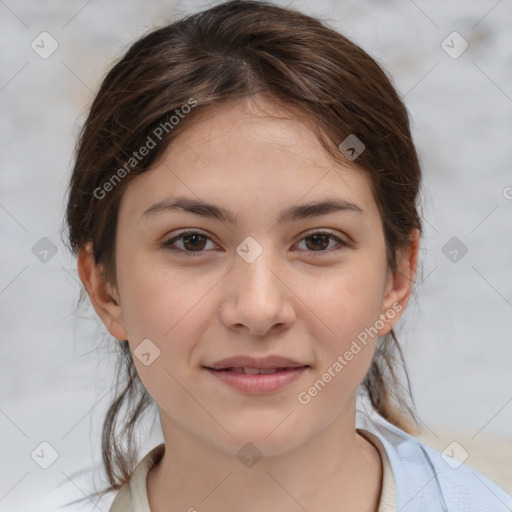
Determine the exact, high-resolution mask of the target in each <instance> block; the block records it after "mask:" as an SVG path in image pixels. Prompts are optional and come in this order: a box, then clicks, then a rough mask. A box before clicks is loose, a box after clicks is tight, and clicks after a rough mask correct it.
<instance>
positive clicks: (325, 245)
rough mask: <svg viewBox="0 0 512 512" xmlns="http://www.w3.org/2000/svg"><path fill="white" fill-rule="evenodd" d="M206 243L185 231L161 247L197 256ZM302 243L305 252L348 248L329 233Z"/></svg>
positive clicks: (311, 236)
mask: <svg viewBox="0 0 512 512" xmlns="http://www.w3.org/2000/svg"><path fill="white" fill-rule="evenodd" d="M208 241H210V242H212V243H213V241H212V239H211V238H210V237H209V236H207V235H205V234H203V233H201V232H199V231H185V232H182V233H181V234H179V235H178V236H175V237H173V238H170V239H169V240H166V241H165V242H163V243H162V247H163V248H164V249H167V250H171V251H176V252H184V253H198V255H199V254H201V253H202V252H203V251H204V250H205V248H206V246H207V244H208ZM302 241H305V245H306V247H307V249H306V251H307V252H332V251H337V250H340V249H341V248H343V247H349V246H350V244H349V243H348V242H346V241H344V240H342V239H341V238H339V237H338V236H336V235H334V234H332V233H330V232H329V231H315V232H314V233H310V234H309V235H307V236H305V237H303V238H302V239H301V241H300V242H302ZM332 241H334V242H336V245H337V246H338V247H337V248H334V249H333V247H330V248H329V245H330V243H331V242H332ZM300 242H299V243H300ZM336 245H335V247H336ZM326 249H327V250H326Z"/></svg>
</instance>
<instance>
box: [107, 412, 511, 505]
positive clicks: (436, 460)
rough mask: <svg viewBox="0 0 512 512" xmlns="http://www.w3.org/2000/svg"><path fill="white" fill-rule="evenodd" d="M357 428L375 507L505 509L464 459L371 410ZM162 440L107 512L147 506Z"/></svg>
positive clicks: (505, 501)
mask: <svg viewBox="0 0 512 512" xmlns="http://www.w3.org/2000/svg"><path fill="white" fill-rule="evenodd" d="M356 429H357V431H358V432H359V433H360V434H361V435H362V436H364V437H365V438H366V439H367V440H368V441H369V442H371V443H372V444H374V446H375V447H376V448H377V450H378V451H379V454H380V455H381V460H382V464H383V485H382V492H381V499H380V503H379V507H378V511H377V512H397V511H399V512H477V511H478V512H510V511H511V510H512V497H511V496H509V495H507V494H506V493H505V491H504V490H503V489H501V488H500V487H499V486H498V485H496V484H495V483H494V482H492V481H491V480H489V479H488V478H487V477H485V476H483V475H481V474H480V473H478V472H476V471H474V470H472V469H470V468H469V467H467V466H465V465H463V464H462V465H460V466H459V467H457V468H456V469H454V467H455V466H456V464H452V465H449V464H448V463H447V462H446V461H445V460H444V459H443V457H442V455H441V453H440V452H438V451H437V450H434V449H433V448H431V447H429V446H428V445H425V444H424V443H422V442H421V441H419V440H418V439H416V438H415V437H413V436H411V435H409V434H407V433H406V432H404V431H403V430H401V429H399V428H398V427H396V426H395V425H393V424H391V423H389V422H388V421H387V420H385V419H384V418H383V417H382V416H380V415H379V414H378V413H377V412H376V411H373V410H372V411H370V412H367V411H365V412H364V413H362V412H361V411H358V415H357V416H356ZM164 448H165V445H164V444H160V445H158V446H156V447H155V448H153V449H152V450H151V451H150V452H149V453H148V454H147V455H146V456H145V457H144V458H143V459H142V460H141V462H140V463H139V464H138V465H137V467H136V468H135V471H134V473H133V475H132V478H131V480H130V482H128V483H126V484H125V485H124V486H123V487H122V488H121V489H120V490H119V493H118V494H117V496H116V498H115V500H114V502H113V503H112V506H111V508H110V512H151V509H150V508H149V502H148V497H147V487H146V479H147V474H148V472H149V470H150V469H151V468H152V467H153V466H154V465H156V464H158V462H159V461H160V459H161V458H162V455H163V453H164Z"/></svg>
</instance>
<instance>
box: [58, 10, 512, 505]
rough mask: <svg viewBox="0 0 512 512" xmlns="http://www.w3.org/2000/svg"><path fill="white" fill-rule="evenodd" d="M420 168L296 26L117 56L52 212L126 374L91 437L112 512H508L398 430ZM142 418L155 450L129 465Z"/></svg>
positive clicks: (332, 37)
mask: <svg viewBox="0 0 512 512" xmlns="http://www.w3.org/2000/svg"><path fill="white" fill-rule="evenodd" d="M420 175H421V171H420V165H419V162H418V157H417V154H416V151H415V147H414V145H413V142H412V139H411V133H410V129H409V120H408V114H407V112H406V109H405V107H404V105H403V103H402V102H401V100H400V99H399V97H398V95H397V93H396V91H395V90H394V88H393V87H392V85H391V83H390V81H389V79H388V78H387V76H386V74H385V73H384V72H383V70H382V69H381V68H380V67H379V66H378V65H377V63H376V62H375V61H374V60H373V59H372V58H371V57H370V56H369V55H368V54H367V53H365V52H364V51H363V50H362V49H361V48H359V47H358V46H357V45H355V44H354V43H352V42H351V41H349V40H348V39H347V38H345V37H344V36H343V35H341V34H339V33H338V32H336V31H334V30H332V29H330V28H328V27H327V26H325V25H324V24H322V23H321V22H320V21H318V20H316V19H314V18H312V17H309V16H306V15H304V14H301V13H299V12H297V11H294V10H291V9H284V8H280V7H277V6H274V5H272V4H268V3H265V2H250V1H234V2H227V3H224V4H221V5H217V6H215V7H213V8H210V9H208V10H205V11H203V12H201V13H199V14H196V15H193V16H188V17H186V18H184V19H183V20H181V21H178V22H176V23H173V24H171V25H169V26H166V27H163V28H160V29H158V30H154V31H153V32H151V33H149V34H148V35H146V36H145V37H143V38H142V39H140V40H139V41H137V42H136V43H134V44H133V45H132V46H131V48H130V49H129V50H128V52H127V53H126V54H125V55H124V57H122V58H121V59H120V60H119V62H117V63H116V64H115V66H114V67H113V68H112V70H111V71H110V72H109V73H108V75H107V76H106V78H105V80H104V81H103V83H102V85H101V88H100V90H99V92H98V94H97V96H96V98H95V100H94V103H93V105H92V107H91V111H90V114H89V116H88V119H87V121H86V123H85V125H84V127H83V131H82V133H81V135H80V139H79V142H78V145H77V151H76V163H75V166H74V170H73V175H72V177H71V183H70V190H69V202H68V208H67V219H66V220H67V223H68V226H69V245H70V248H71V250H72V251H73V252H74V254H75V255H77V256H78V269H79V274H80V278H81V280H82V282H83V284H84V287H85V290H86V291H87V294H88V296H89V298H90V300H91V302H92V304H93V306H94V308H95V311H96V312H97V314H98V315H99V317H100V318H101V320H102V321H103V323H104V324H105V326H106V328H107V329H108V331H109V332H110V334H111V335H112V336H113V337H114V338H115V342H116V344H117V345H118V347H119V353H120V362H121V365H126V373H127V376H128V379H127V382H126V383H125V384H124V388H123V389H122V390H121V393H120V394H119V396H118V398H117V399H116V400H115V401H114V403H113V404H112V405H111V407H110V409H109V411H108V415H107V418H106V421H105V424H104V430H103V460H104V464H105V470H106V473H107V476H108V479H109V482H110V484H111V485H110V487H109V488H108V489H106V491H118V492H117V494H116V498H115V500H114V503H113V505H112V507H111V509H110V510H111V512H121V511H122V512H128V511H133V512H149V511H151V512H163V511H169V510H183V511H194V510H198V511H211V512H216V511H220V510H222V511H223V512H231V511H233V512H235V511H240V510H244V511H261V510H279V511H290V512H292V511H297V510H307V511H310V512H313V511H315V512H316V511H335V510H354V511H356V510H357V511H358V512H375V511H379V512H383V511H386V512H388V511H401V512H407V511H414V512H421V511H436V512H437V511H462V510H463V511H465V512H467V511H471V510H474V511H477V510H478V511H491V510H492V511H493V512H494V511H495V512H498V511H505V510H510V509H511V507H512V499H511V498H510V497H509V496H507V495H506V494H505V492H504V491H503V490H502V489H500V488H499V487H498V486H497V485H496V484H494V483H493V482H492V481H490V480H489V479H487V478H486V477H484V476H483V475H480V474H478V473H476V472H475V471H472V470H470V469H469V468H467V467H466V466H464V465H461V466H460V467H459V466H457V465H456V464H450V460H446V457H445V456H444V455H443V456H442V455H441V453H439V452H437V451H435V450H434V449H432V448H430V447H428V446H426V445H424V444H422V443H421V442H420V441H419V440H417V439H416V438H415V437H413V434H414V433H415V432H417V431H416V429H415V427H414V424H415V417H414V413H413V411H412V410H411V408H410V407H409V405H408V400H407V397H405V396H403V395H402V393H401V391H400V382H399V379H398V374H399V371H400V370H401V367H400V364H399V363H402V364H403V360H402V358H401V352H400V347H399V344H398V340H397V338H396V336H395V334H394V331H393V327H394V326H395V324H396V322H397V321H398V319H399V318H400V316H401V314H402V313H403V311H404V310H405V308H406V306H407V303H408V300H409V297H410V294H411V290H412V287H413V283H414V276H415V272H416V267H417V255H418V246H419V238H420V232H421V221H420V217H419V215H418V211H417V201H418V192H419V186H420V177H421V176H420ZM82 298H85V295H84V294H83V295H82ZM397 356H398V357H397ZM120 379H121V377H120ZM365 396H366V398H367V399H368V402H369V404H370V405H371V407H370V408H369V409H363V410H362V411H359V412H358V414H357V415H356V412H357V405H358V399H359V398H364V397H365ZM152 404H156V406H157V408H158V411H159V417H160V422H161V426H162V433H163V436H164V443H163V444H161V445H159V446H157V447H155V448H154V449H153V450H152V451H150V452H149V453H147V454H145V455H143V454H141V455H139V454H138V452H137V449H136V446H135V444H136V443H135V442H134V436H135V434H136V432H137V431H136V427H137V423H138V420H139V419H140V418H141V417H142V415H143V412H144V411H145V410H146V409H147V407H148V406H150V405H152ZM125 405H126V407H127V408H128V410H127V414H126V417H124V418H123V419H124V424H122V428H121V429H118V428H117V424H118V421H119V417H120V413H121V411H122V408H123V406H125ZM411 434H412V435H411ZM122 441H125V442H122Z"/></svg>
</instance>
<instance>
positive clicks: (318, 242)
mask: <svg viewBox="0 0 512 512" xmlns="http://www.w3.org/2000/svg"><path fill="white" fill-rule="evenodd" d="M303 240H304V241H305V245H306V247H307V248H308V249H311V250H310V251H308V252H333V251H338V250H340V249H342V248H343V247H348V246H349V245H350V244H349V243H348V242H346V241H345V240H342V239H341V238H339V237H338V236H336V235H333V234H332V233H330V232H329V231H315V232H314V233H310V234H309V235H307V236H305V237H304V238H302V240H301V242H302V241H303ZM308 241H309V242H308ZM331 241H335V242H336V243H337V246H338V247H337V248H334V249H333V248H332V247H331V248H330V249H329V250H326V249H327V248H328V247H329V244H330V243H331Z"/></svg>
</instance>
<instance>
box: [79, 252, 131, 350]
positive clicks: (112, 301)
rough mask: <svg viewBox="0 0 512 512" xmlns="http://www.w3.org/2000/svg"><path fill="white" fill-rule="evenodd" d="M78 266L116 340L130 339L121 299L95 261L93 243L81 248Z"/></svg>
mask: <svg viewBox="0 0 512 512" xmlns="http://www.w3.org/2000/svg"><path fill="white" fill-rule="evenodd" d="M77 264H78V274H79V275H80V279H81V281H82V283H83V285H84V287H85V289H86V291H87V294H88V295H89V299H90V300H91V303H92V305H93V307H94V310H95V311H96V313H97V314H98V316H99V317H100V318H101V320H102V322H103V323H104V324H105V327H106V328H107V329H108V331H109V332H110V334H112V336H114V337H115V338H117V339H120V340H126V339H128V334H127V332H126V328H125V327H124V320H123V313H122V309H121V306H120V300H119V297H116V292H115V290H114V289H113V287H112V285H111V284H110V283H108V282H107V281H106V279H105V277H104V274H103V269H102V267H101V266H100V265H96V262H95V261H94V254H93V250H92V242H88V243H87V244H86V245H85V246H84V247H82V248H80V250H79V251H78V261H77Z"/></svg>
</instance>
